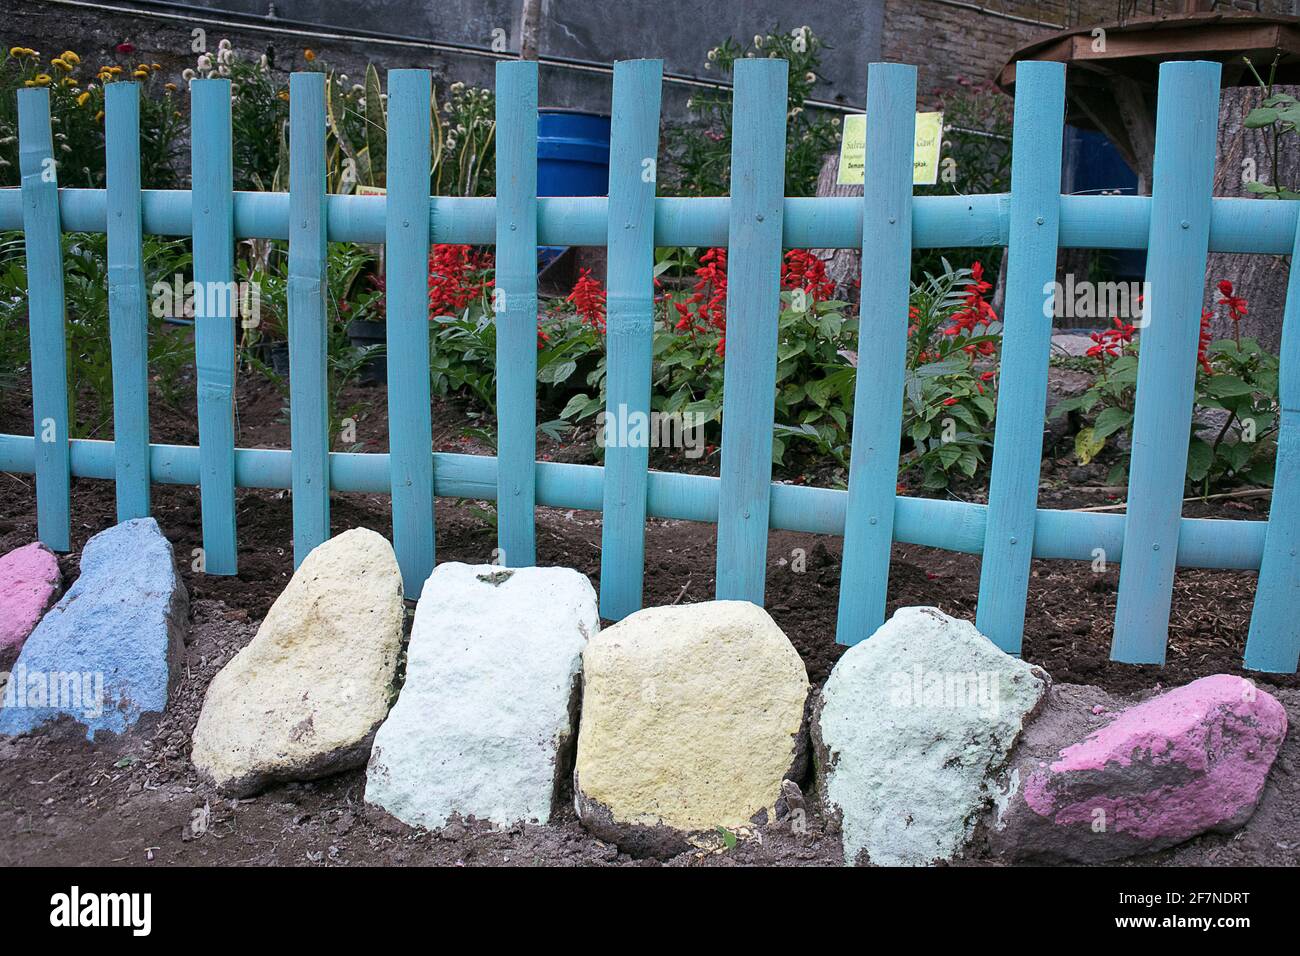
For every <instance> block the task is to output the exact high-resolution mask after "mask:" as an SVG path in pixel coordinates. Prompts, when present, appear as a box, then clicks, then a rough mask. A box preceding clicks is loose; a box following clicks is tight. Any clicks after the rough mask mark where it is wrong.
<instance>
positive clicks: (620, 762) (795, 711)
mask: <svg viewBox="0 0 1300 956" xmlns="http://www.w3.org/2000/svg"><path fill="white" fill-rule="evenodd" d="M807 698H808V673H807V671H806V670H805V669H804V665H803V661H802V660H801V659H800V658H799V654H798V652H796V651H795V649H794V647H793V646H792V645H791V644H790V641H789V640H788V639H787V638H786V636H785V634H784V633H783V632H782V631H781V629H780V628H779V627H777V625H776V623H775V622H774V621H773V620H772V618H771V617H769V616H768V614H767V612H766V611H764V610H763V609H762V608H759V607H756V606H755V605H753V604H750V603H749V602H747V601H710V602H706V603H702V604H688V605H681V606H674V607H657V608H648V609H646V610H642V611H638V612H636V613H635V614H632V615H630V616H628V617H627V618H625V619H623V620H622V621H620V622H619V623H618V624H615V625H614V626H613V627H611V628H609V629H608V630H605V631H602V632H601V633H600V634H599V635H598V636H597V637H595V638H593V639H592V641H591V643H590V644H588V645H587V649H586V651H584V652H583V692H582V726H581V730H580V731H579V734H578V757H577V766H576V768H575V771H574V778H573V787H574V799H575V804H576V806H577V811H578V817H579V819H580V820H581V821H582V824H583V826H584V827H586V828H587V829H588V830H589V831H590V832H591V833H593V834H595V835H596V836H597V837H599V838H601V839H603V840H607V841H610V842H613V843H616V844H618V846H619V847H621V848H622V849H623V850H625V851H627V852H629V853H631V854H633V855H636V856H658V857H661V858H662V857H667V856H671V855H674V854H676V853H680V852H682V851H683V850H686V849H689V847H690V846H691V845H692V843H698V842H700V840H701V839H702V838H704V837H706V836H707V837H712V838H716V835H717V828H718V827H725V828H726V829H727V830H730V831H732V832H738V831H739V832H740V833H741V834H743V832H744V831H745V830H746V828H748V827H750V826H751V825H752V824H754V823H761V822H764V821H765V819H767V818H768V817H769V815H770V814H771V812H772V811H773V810H774V809H775V808H776V804H777V802H778V801H779V800H780V799H781V795H782V790H781V785H782V781H783V780H784V779H786V778H787V777H793V778H796V779H797V778H798V777H799V776H801V775H802V773H803V770H804V769H805V768H806V766H807V746H806V728H805V726H804V709H805V705H806V702H807Z"/></svg>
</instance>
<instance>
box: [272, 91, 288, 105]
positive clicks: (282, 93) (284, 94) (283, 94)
mask: <svg viewBox="0 0 1300 956" xmlns="http://www.w3.org/2000/svg"><path fill="white" fill-rule="evenodd" d="M275 95H276V96H277V97H278V98H280V99H282V100H284V101H285V102H286V103H287V102H289V91H288V90H281V91H280V92H279V93H276V94H275Z"/></svg>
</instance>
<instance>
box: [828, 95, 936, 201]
mask: <svg viewBox="0 0 1300 956" xmlns="http://www.w3.org/2000/svg"><path fill="white" fill-rule="evenodd" d="M942 144H943V114H942V113H917V114H916V152H915V153H914V159H913V161H912V184H913V185H914V186H933V185H934V184H935V183H936V182H938V180H939V147H940V146H941V145H942ZM866 157H867V117H866V116H865V115H864V114H862V113H851V114H849V115H848V116H846V117H844V135H843V136H842V137H841V138H840V173H839V178H838V180H837V182H838V183H839V184H840V185H841V186H861V185H862V174H863V169H864V168H865V167H866Z"/></svg>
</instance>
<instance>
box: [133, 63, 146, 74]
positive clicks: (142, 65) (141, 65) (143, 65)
mask: <svg viewBox="0 0 1300 956" xmlns="http://www.w3.org/2000/svg"><path fill="white" fill-rule="evenodd" d="M135 68H136V69H137V70H144V71H145V72H148V70H149V64H148V63H137V64H136V65H135Z"/></svg>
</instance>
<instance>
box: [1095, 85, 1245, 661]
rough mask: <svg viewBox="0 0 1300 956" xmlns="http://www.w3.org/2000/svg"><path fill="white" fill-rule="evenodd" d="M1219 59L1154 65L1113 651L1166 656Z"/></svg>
mask: <svg viewBox="0 0 1300 956" xmlns="http://www.w3.org/2000/svg"><path fill="white" fill-rule="evenodd" d="M1221 72H1222V69H1221V67H1220V66H1219V64H1218V63H1204V62H1178V63H1162V64H1161V66H1160V89H1159V99H1158V106H1157V111H1156V157H1155V175H1154V178H1153V181H1152V189H1151V235H1150V239H1149V240H1148V243H1147V275H1146V281H1147V288H1146V297H1145V300H1144V304H1143V312H1142V331H1141V333H1140V346H1141V359H1140V361H1139V362H1138V380H1137V393H1136V399H1135V401H1136V406H1137V407H1136V412H1135V415H1134V420H1133V451H1132V457H1131V463H1130V471H1129V483H1128V513H1127V516H1126V518H1125V521H1124V550H1123V553H1122V556H1121V558H1120V575H1119V597H1118V600H1117V603H1116V609H1115V637H1114V640H1113V642H1112V644H1111V654H1110V656H1111V658H1112V659H1113V660H1117V661H1123V662H1125V663H1129V664H1163V663H1164V661H1165V644H1166V643H1167V641H1168V639H1169V606H1170V601H1171V597H1172V594H1173V586H1174V569H1175V565H1176V562H1177V557H1178V532H1179V523H1180V519H1181V517H1182V508H1183V484H1184V480H1185V478H1186V475H1187V446H1188V440H1189V437H1190V434H1191V424H1192V402H1193V397H1194V391H1195V386H1196V350H1197V343H1198V341H1199V335H1200V315H1201V292H1202V277H1203V276H1204V275H1205V256H1206V252H1207V249H1208V245H1209V233H1210V205H1211V203H1210V196H1211V189H1212V186H1213V180H1214V154H1215V139H1216V136H1217V133H1218V126H1219V75H1220V73H1221Z"/></svg>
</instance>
